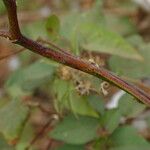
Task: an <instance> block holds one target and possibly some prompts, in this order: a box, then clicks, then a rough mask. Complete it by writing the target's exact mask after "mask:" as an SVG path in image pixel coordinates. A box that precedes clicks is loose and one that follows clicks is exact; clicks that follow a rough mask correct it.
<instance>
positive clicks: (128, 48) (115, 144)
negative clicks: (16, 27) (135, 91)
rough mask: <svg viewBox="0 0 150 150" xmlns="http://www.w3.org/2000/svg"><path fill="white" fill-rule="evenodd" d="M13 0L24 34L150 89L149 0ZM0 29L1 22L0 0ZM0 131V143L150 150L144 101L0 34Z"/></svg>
mask: <svg viewBox="0 0 150 150" xmlns="http://www.w3.org/2000/svg"><path fill="white" fill-rule="evenodd" d="M17 6H18V20H19V24H20V28H21V30H22V33H23V34H24V35H26V36H27V37H29V38H31V39H34V40H36V41H38V42H39V43H41V44H43V45H45V46H47V47H50V48H53V49H54V50H59V47H60V48H63V49H65V50H66V51H68V52H70V53H73V54H74V55H78V56H80V57H81V58H82V59H85V60H87V61H90V62H91V63H94V64H95V65H99V66H100V67H105V68H107V69H108V70H111V71H112V72H115V73H116V74H117V75H118V76H120V77H122V78H123V79H125V80H127V81H129V82H131V83H133V84H135V85H136V86H138V87H140V88H141V89H143V90H144V91H145V92H146V93H148V94H150V0H72V1H71V0H32V1H31V0H30V1H29V0H17ZM0 29H1V30H6V29H8V19H7V12H6V10H5V7H4V5H3V2H2V1H0ZM70 114H71V115H70ZM74 128H75V129H76V130H73V129H74ZM85 129H86V130H85ZM0 133H1V134H0V149H1V150H9V149H10V150H14V149H16V150H84V149H87V150H100V149H101V150H107V149H108V150H124V149H128V150H134V149H136V150H138V149H139V150H141V149H145V150H149V147H150V109H149V107H147V106H146V105H144V104H142V103H140V102H138V101H137V100H135V99H134V98H133V97H132V96H130V95H128V94H126V93H125V92H124V91H122V90H120V89H118V88H116V87H114V86H112V85H110V84H109V83H107V82H104V81H102V80H100V79H97V78H95V77H92V76H90V75H87V74H85V73H82V72H79V71H77V70H74V69H71V68H69V67H66V66H63V65H60V64H58V63H56V62H53V61H51V60H48V59H46V58H42V57H41V56H39V55H37V54H34V53H32V52H30V51H28V50H26V49H24V48H22V47H20V46H17V45H14V44H12V43H11V42H10V41H9V40H7V39H4V38H0Z"/></svg>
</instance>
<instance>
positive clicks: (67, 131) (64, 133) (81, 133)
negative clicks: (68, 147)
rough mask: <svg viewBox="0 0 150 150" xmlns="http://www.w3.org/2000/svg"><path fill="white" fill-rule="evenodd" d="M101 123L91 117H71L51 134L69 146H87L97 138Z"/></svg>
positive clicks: (66, 118)
mask: <svg viewBox="0 0 150 150" xmlns="http://www.w3.org/2000/svg"><path fill="white" fill-rule="evenodd" d="M98 124H99V121H98V120H97V119H94V118H91V117H83V116H78V117H77V118H75V117H74V116H73V115H69V116H67V117H65V118H64V120H63V121H62V122H60V123H59V124H58V125H57V126H56V128H55V129H54V130H53V131H52V132H51V133H50V136H51V137H52V138H54V139H56V140H60V141H63V142H65V143H69V144H85V143H87V142H89V141H91V140H93V139H95V138H96V137H97V133H96V131H97V127H98Z"/></svg>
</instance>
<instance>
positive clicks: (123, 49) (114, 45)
mask: <svg viewBox="0 0 150 150" xmlns="http://www.w3.org/2000/svg"><path fill="white" fill-rule="evenodd" d="M79 30H80V36H81V37H82V41H83V42H82V41H81V42H82V43H81V46H82V47H83V48H84V49H87V50H91V51H92V50H94V51H99V52H103V53H108V54H112V55H118V56H121V57H125V58H130V59H137V60H141V59H142V57H141V56H140V54H139V53H138V52H137V51H136V49H134V48H133V47H132V46H131V45H130V44H129V43H128V42H127V41H126V40H125V39H124V38H123V37H121V36H120V35H119V34H117V33H115V32H112V31H110V30H109V29H107V28H106V27H104V26H100V25H97V24H93V23H91V24H88V25H87V24H82V25H81V26H80V28H79Z"/></svg>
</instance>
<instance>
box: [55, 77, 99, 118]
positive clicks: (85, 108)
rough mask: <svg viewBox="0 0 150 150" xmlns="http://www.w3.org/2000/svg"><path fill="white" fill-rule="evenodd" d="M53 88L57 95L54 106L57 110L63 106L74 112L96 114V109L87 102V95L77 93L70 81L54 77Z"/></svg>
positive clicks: (94, 115) (95, 115)
mask: <svg viewBox="0 0 150 150" xmlns="http://www.w3.org/2000/svg"><path fill="white" fill-rule="evenodd" d="M53 89H54V92H55V93H56V95H57V99H56V100H55V107H56V109H57V110H58V111H61V110H62V109H64V108H65V109H69V110H71V111H72V112H73V113H74V114H80V115H87V116H93V117H97V116H98V114H97V113H96V111H95V110H94V109H93V108H92V107H91V106H90V104H89V103H88V100H87V97H85V96H80V95H78V94H77V92H76V91H75V87H74V86H73V84H72V83H71V82H68V81H65V80H61V79H56V80H55V81H54V85H53Z"/></svg>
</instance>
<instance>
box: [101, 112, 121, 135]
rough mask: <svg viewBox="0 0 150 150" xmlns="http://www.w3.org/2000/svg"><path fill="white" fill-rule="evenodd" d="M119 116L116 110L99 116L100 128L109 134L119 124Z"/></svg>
mask: <svg viewBox="0 0 150 150" xmlns="http://www.w3.org/2000/svg"><path fill="white" fill-rule="evenodd" d="M120 118H121V114H120V112H119V111H118V110H117V109H111V110H107V111H106V112H105V113H104V115H102V116H101V119H100V123H101V126H102V127H103V128H104V129H106V131H108V133H109V134H111V133H112V132H113V131H114V130H115V129H116V128H117V127H118V126H119V123H120Z"/></svg>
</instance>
